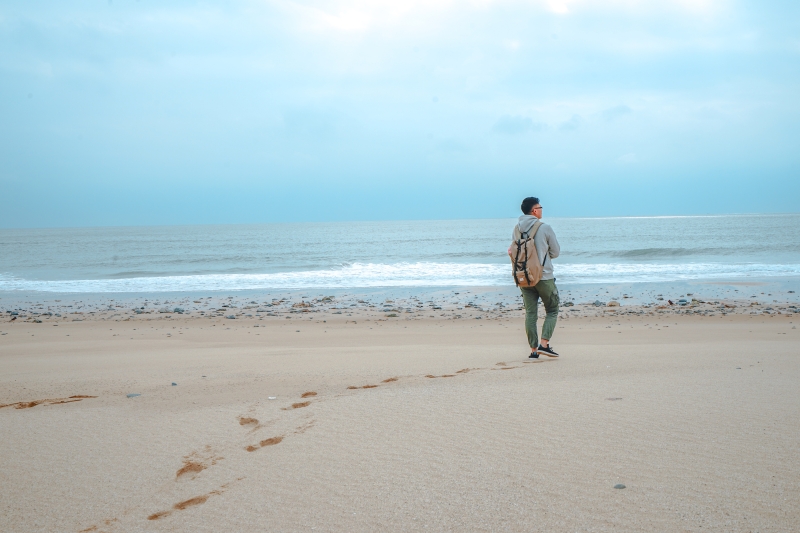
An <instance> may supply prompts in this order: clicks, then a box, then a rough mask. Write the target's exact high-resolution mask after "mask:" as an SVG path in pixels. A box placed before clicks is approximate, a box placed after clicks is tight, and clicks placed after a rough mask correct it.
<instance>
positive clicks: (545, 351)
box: [536, 344, 558, 357]
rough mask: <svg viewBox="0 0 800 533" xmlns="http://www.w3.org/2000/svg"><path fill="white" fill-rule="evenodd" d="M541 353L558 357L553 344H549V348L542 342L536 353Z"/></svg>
mask: <svg viewBox="0 0 800 533" xmlns="http://www.w3.org/2000/svg"><path fill="white" fill-rule="evenodd" d="M541 354H544V355H546V356H547V357H558V354H557V353H556V352H554V351H553V347H552V346H548V347H547V348H545V347H544V346H542V345H541V344H540V345H539V348H537V349H536V355H541Z"/></svg>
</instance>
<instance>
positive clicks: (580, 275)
mask: <svg viewBox="0 0 800 533" xmlns="http://www.w3.org/2000/svg"><path fill="white" fill-rule="evenodd" d="M799 275H800V265H798V264H787V265H783V264H755V263H746V264H730V263H683V264H651V263H640V264H634V263H598V264H590V263H572V264H560V265H558V264H557V265H556V276H557V279H558V282H559V283H560V284H573V283H637V282H667V281H679V280H698V279H733V280H741V279H742V278H753V279H758V278H763V277H774V276H799ZM512 284H513V281H512V279H511V267H510V265H508V264H483V263H467V264H465V263H432V262H417V263H396V264H388V265H387V264H373V263H355V264H352V265H346V266H343V267H341V268H337V269H330V270H310V271H303V272H280V273H269V274H204V275H191V276H155V277H136V278H124V279H83V280H59V281H40V280H26V279H20V278H14V277H11V276H8V275H0V291H41V292H63V293H112V292H119V293H146V292H182V291H236V290H249V289H313V288H369V287H453V286H504V285H506V286H509V285H512Z"/></svg>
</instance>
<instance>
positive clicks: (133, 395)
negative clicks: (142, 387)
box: [128, 392, 141, 398]
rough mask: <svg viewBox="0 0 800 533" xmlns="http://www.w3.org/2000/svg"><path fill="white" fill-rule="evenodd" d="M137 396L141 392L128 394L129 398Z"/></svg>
mask: <svg viewBox="0 0 800 533" xmlns="http://www.w3.org/2000/svg"><path fill="white" fill-rule="evenodd" d="M137 396H141V394H139V393H138V392H134V393H131V394H128V398H136V397H137Z"/></svg>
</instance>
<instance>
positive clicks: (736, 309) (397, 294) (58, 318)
mask: <svg viewBox="0 0 800 533" xmlns="http://www.w3.org/2000/svg"><path fill="white" fill-rule="evenodd" d="M559 291H560V293H561V306H560V315H561V318H566V317H567V316H590V315H596V313H597V312H598V311H599V310H601V309H602V310H603V312H606V313H608V312H612V313H618V314H619V313H623V314H624V313H636V314H670V313H671V314H703V315H714V314H720V315H728V314H748V315H753V314H767V315H769V314H776V315H779V314H787V313H795V312H797V311H796V306H797V305H798V304H800V294H799V293H800V279H795V278H786V279H781V280H763V279H762V280H750V281H746V282H744V281H723V280H710V281H703V282H695V281H692V282H672V283H633V284H616V285H595V284H591V285H588V284H584V285H560V284H559ZM670 301H671V302H672V303H670ZM610 306H616V307H610ZM519 309H521V298H520V294H519V289H517V288H516V287H513V286H509V287H473V286H468V287H441V288H430V287H406V288H397V287H391V288H370V289H334V290H319V289H316V290H292V291H286V290H280V291H262V290H247V291H229V292H219V293H214V292H210V291H205V292H202V293H185V292H180V293H149V294H135V293H133V294H132V293H78V294H75V293H66V294H59V293H41V292H36V293H8V292H5V293H0V331H3V328H4V326H3V322H9V321H10V320H14V321H19V322H23V321H28V322H34V323H42V324H48V323H50V324H52V323H63V322H66V321H80V320H90V319H92V320H103V321H106V320H114V321H120V320H124V321H128V320H134V321H136V320H142V319H150V320H152V319H171V318H176V317H183V318H188V317H192V318H206V319H207V318H211V317H215V318H219V317H225V316H233V317H234V318H233V319H231V320H259V321H263V320H273V319H276V318H283V317H288V316H296V315H297V316H303V315H305V316H309V317H310V316H321V315H318V314H319V313H322V314H323V315H324V314H326V313H330V314H332V315H339V314H344V315H349V316H358V317H364V318H366V317H374V318H381V317H382V318H392V319H399V320H407V319H420V318H440V317H443V318H447V319H450V320H458V319H468V318H473V319H474V318H478V317H480V318H481V319H486V320H492V319H498V318H501V317H503V316H505V315H507V313H509V312H510V311H511V310H519ZM390 314H395V315H396V316H391V317H386V316H381V315H390ZM540 314H541V313H540ZM36 321H40V322H36Z"/></svg>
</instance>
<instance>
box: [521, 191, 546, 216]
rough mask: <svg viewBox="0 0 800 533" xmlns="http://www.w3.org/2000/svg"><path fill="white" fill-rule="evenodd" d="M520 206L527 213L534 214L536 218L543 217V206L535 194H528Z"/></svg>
mask: <svg viewBox="0 0 800 533" xmlns="http://www.w3.org/2000/svg"><path fill="white" fill-rule="evenodd" d="M520 208H521V209H522V212H523V213H525V214H526V215H533V216H535V217H536V218H542V206H541V205H540V204H539V199H538V198H536V197H535V196H528V197H527V198H525V199H524V200H522V205H521V206H520Z"/></svg>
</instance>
